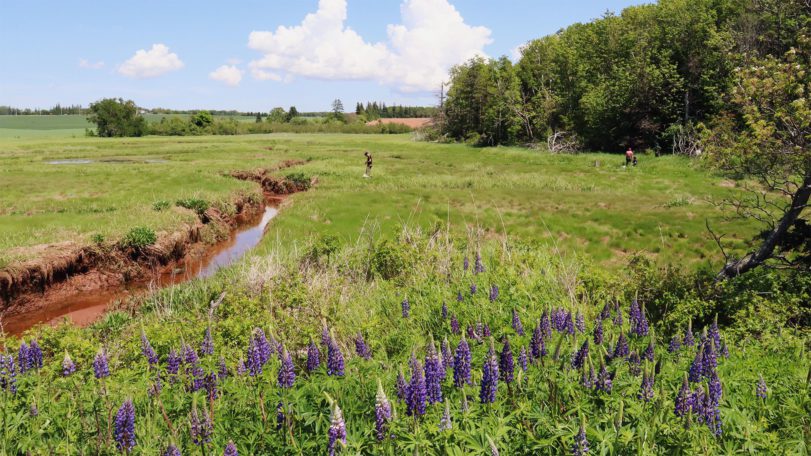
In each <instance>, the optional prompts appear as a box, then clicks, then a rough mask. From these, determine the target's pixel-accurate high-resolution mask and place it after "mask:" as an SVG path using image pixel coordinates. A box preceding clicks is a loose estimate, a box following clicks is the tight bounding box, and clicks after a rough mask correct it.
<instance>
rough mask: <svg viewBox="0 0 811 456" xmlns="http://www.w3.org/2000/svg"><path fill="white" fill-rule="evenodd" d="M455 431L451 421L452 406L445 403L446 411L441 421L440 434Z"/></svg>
mask: <svg viewBox="0 0 811 456" xmlns="http://www.w3.org/2000/svg"><path fill="white" fill-rule="evenodd" d="M451 429H453V422H452V421H451V406H450V404H448V403H447V402H446V403H445V411H444V412H443V413H442V418H440V419H439V432H442V431H450V430H451Z"/></svg>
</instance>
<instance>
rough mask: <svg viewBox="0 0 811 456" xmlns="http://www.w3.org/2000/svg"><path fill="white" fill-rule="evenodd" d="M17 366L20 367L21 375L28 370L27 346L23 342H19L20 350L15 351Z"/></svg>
mask: <svg viewBox="0 0 811 456" xmlns="http://www.w3.org/2000/svg"><path fill="white" fill-rule="evenodd" d="M9 356H11V355H9ZM17 364H18V365H19V366H20V373H21V374H24V373H25V371H27V370H28V364H29V362H28V345H27V344H26V343H25V341H22V342H20V348H19V350H17Z"/></svg>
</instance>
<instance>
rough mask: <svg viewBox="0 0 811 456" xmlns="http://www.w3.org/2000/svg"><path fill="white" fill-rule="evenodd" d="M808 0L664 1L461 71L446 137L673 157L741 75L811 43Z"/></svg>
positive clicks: (447, 113)
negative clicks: (562, 141)
mask: <svg viewBox="0 0 811 456" xmlns="http://www.w3.org/2000/svg"><path fill="white" fill-rule="evenodd" d="M809 9H811V6H810V3H809V1H808V0H660V1H659V2H657V3H655V4H648V5H641V6H633V7H629V8H626V9H625V10H623V11H622V13H621V14H619V15H615V14H612V13H606V14H605V15H604V16H602V17H601V18H599V19H597V20H594V21H592V22H589V23H586V24H574V25H572V26H570V27H567V28H565V29H563V30H561V31H559V32H558V33H555V34H553V35H549V36H545V37H543V38H539V39H536V40H534V41H531V42H529V43H527V44H526V46H524V47H523V49H522V50H521V57H520V59H519V60H518V61H517V62H516V63H513V62H512V61H510V60H509V59H507V58H506V57H502V58H498V59H484V58H475V59H472V60H470V61H468V62H466V63H463V64H461V65H458V66H456V67H455V68H453V69H452V71H451V80H450V87H449V90H448V94H447V100H446V101H445V103H444V105H443V110H442V111H443V117H444V118H443V122H442V133H444V134H445V135H447V136H449V137H450V138H453V139H456V140H465V141H468V142H471V143H477V144H480V145H497V144H515V143H534V142H546V141H547V140H549V139H550V138H557V137H568V138H570V139H571V140H572V144H574V145H576V146H579V147H582V148H588V149H592V150H606V151H617V150H621V149H622V148H625V147H628V146H631V147H635V148H655V149H657V150H661V151H664V152H667V151H669V150H671V149H672V148H673V144H674V142H676V139H679V138H676V137H677V136H678V135H681V134H684V133H685V132H686V131H694V130H695V129H696V128H700V125H701V124H703V123H706V122H708V121H711V120H712V119H714V118H716V117H717V116H718V115H720V114H721V113H723V112H724V111H726V110H729V109H730V108H731V107H732V105H731V104H730V95H731V93H732V90H733V89H734V87H735V85H736V79H737V77H738V74H739V72H738V71H737V70H738V69H740V68H745V67H747V66H750V65H752V64H753V63H754V62H757V61H758V59H762V58H765V57H767V56H773V57H777V58H781V57H782V56H783V55H784V54H785V53H786V52H788V51H789V50H790V49H792V48H797V47H798V46H800V45H801V44H802V43H801V42H800V41H798V38H799V37H800V36H801V35H802V34H801V31H802V30H803V28H804V27H806V26H807V23H808V17H809Z"/></svg>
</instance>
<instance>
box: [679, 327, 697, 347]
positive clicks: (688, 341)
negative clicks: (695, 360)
mask: <svg viewBox="0 0 811 456" xmlns="http://www.w3.org/2000/svg"><path fill="white" fill-rule="evenodd" d="M695 343H696V340H695V338H694V337H693V322H692V321H689V322H688V323H687V331H686V332H685V333H684V340H683V341H682V345H684V346H685V347H692V346H693V345H695Z"/></svg>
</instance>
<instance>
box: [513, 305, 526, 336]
mask: <svg viewBox="0 0 811 456" xmlns="http://www.w3.org/2000/svg"><path fill="white" fill-rule="evenodd" d="M512 327H513V330H515V332H516V334H518V335H519V336H523V335H524V325H523V324H522V323H521V318H520V317H519V316H518V312H517V311H516V310H515V309H513V321H512Z"/></svg>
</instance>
